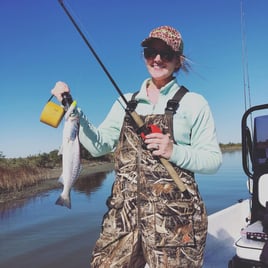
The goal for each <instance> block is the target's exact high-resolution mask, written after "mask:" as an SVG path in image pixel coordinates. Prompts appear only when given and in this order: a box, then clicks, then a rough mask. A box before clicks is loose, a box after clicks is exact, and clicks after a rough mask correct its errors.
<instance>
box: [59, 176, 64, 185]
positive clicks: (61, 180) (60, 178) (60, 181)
mask: <svg viewBox="0 0 268 268" xmlns="http://www.w3.org/2000/svg"><path fill="white" fill-rule="evenodd" d="M58 182H59V183H61V184H62V185H63V184H64V182H63V176H62V174H61V175H60V177H59V179H58Z"/></svg>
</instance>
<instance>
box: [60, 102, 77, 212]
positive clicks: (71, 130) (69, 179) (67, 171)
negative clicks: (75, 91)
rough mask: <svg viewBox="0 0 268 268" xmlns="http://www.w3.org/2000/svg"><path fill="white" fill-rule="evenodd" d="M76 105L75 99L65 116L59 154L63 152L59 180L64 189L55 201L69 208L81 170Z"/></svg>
mask: <svg viewBox="0 0 268 268" xmlns="http://www.w3.org/2000/svg"><path fill="white" fill-rule="evenodd" d="M75 107H76V102H75V101H74V102H73V103H72V104H71V106H70V107H69V109H68V111H67V112H66V114H65V117H64V119H65V122H64V128H63V139H62V146H61V149H60V151H59V154H62V174H61V176H60V178H59V182H60V183H62V185H63V190H62V193H61V194H60V196H59V198H58V199H57V201H56V203H55V204H57V205H60V206H65V207H67V208H69V209H71V189H72V186H73V185H74V183H75V182H76V180H77V179H78V177H79V174H80V171H81V165H80V144H79V138H78V132H79V118H78V116H77V115H75V113H73V111H74V109H75Z"/></svg>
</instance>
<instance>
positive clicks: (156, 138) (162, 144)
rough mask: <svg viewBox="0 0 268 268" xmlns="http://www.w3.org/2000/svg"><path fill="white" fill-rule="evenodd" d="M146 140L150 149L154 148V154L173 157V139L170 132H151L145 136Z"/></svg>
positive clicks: (167, 157)
mask: <svg viewBox="0 0 268 268" xmlns="http://www.w3.org/2000/svg"><path fill="white" fill-rule="evenodd" d="M144 142H145V143H146V144H147V148H148V149H149V150H153V155H156V156H162V157H164V158H166V159H169V158H170V157H171V154H172V151H173V141H172V140H171V139H170V135H169V134H162V133H151V134H148V135H146V136H145V140H144Z"/></svg>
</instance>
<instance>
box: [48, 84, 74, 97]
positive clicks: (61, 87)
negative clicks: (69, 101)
mask: <svg viewBox="0 0 268 268" xmlns="http://www.w3.org/2000/svg"><path fill="white" fill-rule="evenodd" d="M64 92H70V89H69V87H68V85H67V84H66V83H64V82H61V81H58V82H57V83H56V84H55V86H54V88H53V89H51V94H52V95H54V96H55V97H56V98H57V99H58V101H59V102H61V101H62V94H63V93H64Z"/></svg>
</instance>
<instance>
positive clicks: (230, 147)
mask: <svg viewBox="0 0 268 268" xmlns="http://www.w3.org/2000/svg"><path fill="white" fill-rule="evenodd" d="M220 148H221V150H222V152H228V151H237V150H241V149H242V145H241V143H232V142H229V143H227V144H222V143H220Z"/></svg>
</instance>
